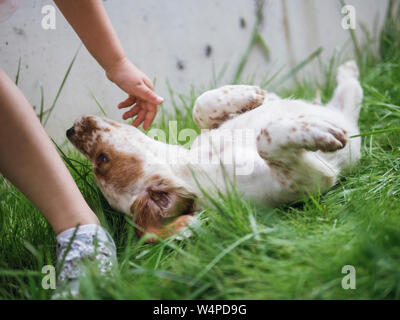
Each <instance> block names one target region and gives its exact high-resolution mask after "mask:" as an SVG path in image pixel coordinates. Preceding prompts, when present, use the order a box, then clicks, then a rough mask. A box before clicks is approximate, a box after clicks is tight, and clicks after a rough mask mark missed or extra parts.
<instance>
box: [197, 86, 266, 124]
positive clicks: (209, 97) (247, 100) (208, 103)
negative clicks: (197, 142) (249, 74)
mask: <svg viewBox="0 0 400 320" xmlns="http://www.w3.org/2000/svg"><path fill="white" fill-rule="evenodd" d="M265 95H266V92H265V91H264V90H262V89H260V88H259V87H256V86H246V85H230V86H224V87H221V88H218V89H214V90H210V91H207V92H205V93H203V94H202V95H201V96H200V97H198V98H197V100H196V102H195V105H194V108H193V119H194V121H195V122H196V124H197V125H198V126H199V128H200V129H214V128H218V127H219V126H220V125H221V124H222V123H223V122H225V121H227V120H229V119H232V118H233V117H235V116H236V115H238V114H241V113H244V112H246V111H249V110H252V109H254V108H256V107H258V106H259V105H261V104H262V103H263V101H264V97H265Z"/></svg>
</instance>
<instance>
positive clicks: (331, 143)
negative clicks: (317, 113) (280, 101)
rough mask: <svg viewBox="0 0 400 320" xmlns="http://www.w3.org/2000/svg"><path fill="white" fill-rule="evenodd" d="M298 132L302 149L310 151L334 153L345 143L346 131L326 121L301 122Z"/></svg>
mask: <svg viewBox="0 0 400 320" xmlns="http://www.w3.org/2000/svg"><path fill="white" fill-rule="evenodd" d="M300 132H301V133H302V135H303V137H302V138H301V139H302V140H301V142H302V143H304V148H305V149H307V150H310V151H317V150H321V151H323V152H334V151H337V150H340V149H342V148H344V147H345V146H346V143H347V132H346V130H344V129H343V128H340V127H339V126H337V125H335V124H333V123H331V122H328V121H326V120H318V121H311V122H306V121H304V122H301V123H300Z"/></svg>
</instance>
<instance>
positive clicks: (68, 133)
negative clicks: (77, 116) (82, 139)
mask: <svg viewBox="0 0 400 320" xmlns="http://www.w3.org/2000/svg"><path fill="white" fill-rule="evenodd" d="M74 134H75V129H74V127H71V128H69V129H68V130H67V138H71V137H72V136H73V135H74Z"/></svg>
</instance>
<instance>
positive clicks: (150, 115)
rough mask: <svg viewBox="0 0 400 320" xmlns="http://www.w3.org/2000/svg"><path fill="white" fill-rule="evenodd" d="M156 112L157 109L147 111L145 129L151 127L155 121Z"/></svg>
mask: <svg viewBox="0 0 400 320" xmlns="http://www.w3.org/2000/svg"><path fill="white" fill-rule="evenodd" d="M156 113H157V109H156V110H154V111H153V110H150V111H148V112H147V113H146V116H145V117H144V122H143V129H144V130H147V129H148V128H149V127H150V125H151V123H152V122H153V120H154V118H155V116H156Z"/></svg>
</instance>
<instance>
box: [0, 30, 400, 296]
mask: <svg viewBox="0 0 400 320" xmlns="http://www.w3.org/2000/svg"><path fill="white" fill-rule="evenodd" d="M389 26H390V27H386V28H385V29H384V31H383V33H382V35H381V36H380V37H379V39H381V40H380V41H379V42H380V43H381V45H380V47H379V49H380V50H376V49H377V48H376V46H374V44H375V43H378V41H377V40H376V39H375V40H371V42H367V43H366V44H365V47H362V48H361V52H362V56H361V57H359V60H358V63H359V65H360V69H361V82H362V86H363V89H364V101H363V107H362V111H361V116H360V128H361V131H362V132H366V133H367V134H366V135H364V136H363V137H362V159H361V161H360V163H359V164H358V165H357V166H356V167H355V168H354V169H352V170H351V171H350V172H348V173H346V174H345V175H344V176H343V177H342V179H341V180H340V182H339V183H338V184H337V185H336V186H335V187H334V188H332V190H330V191H329V192H327V193H326V194H323V195H317V196H314V197H312V198H308V199H305V200H304V201H303V202H299V203H296V204H292V205H288V206H283V207H280V208H276V209H271V208H265V207H260V206H257V205H256V204H253V203H249V202H247V201H245V200H244V199H243V198H242V197H241V196H240V195H239V194H237V193H236V192H235V190H234V188H233V190H232V192H230V193H229V194H228V196H226V197H222V196H221V195H216V194H213V195H209V196H210V197H212V198H213V199H214V205H212V206H210V207H206V208H205V210H204V211H203V212H201V219H202V220H203V223H202V224H201V226H200V227H199V228H196V229H195V230H193V233H194V234H193V236H192V237H191V238H189V239H187V240H184V241H175V240H171V239H166V240H163V241H162V242H160V243H157V244H145V243H144V242H143V240H140V239H138V238H137V237H136V235H135V234H134V232H133V223H132V221H130V220H129V219H128V218H126V217H124V216H122V215H121V214H119V213H118V212H115V211H114V210H112V209H111V208H110V207H109V205H108V204H107V202H106V200H105V199H104V197H103V196H102V195H101V193H100V192H99V190H98V188H97V187H96V185H95V183H94V180H93V176H92V173H91V168H90V165H89V163H88V162H87V161H86V160H85V159H83V158H82V157H81V156H80V155H79V154H78V153H76V152H75V151H70V153H68V154H67V155H63V157H64V160H65V161H66V164H67V165H68V167H69V169H70V170H71V173H72V175H73V176H74V178H75V180H76V182H77V184H78V186H79V188H80V190H81V192H82V193H83V195H84V197H85V199H86V200H87V202H88V203H89V205H90V206H91V207H92V208H93V210H94V211H95V212H96V213H97V214H98V216H99V217H100V220H101V221H102V223H103V225H104V226H106V228H107V229H108V230H109V231H110V233H111V234H112V235H113V237H114V239H115V242H116V245H117V249H118V261H119V266H118V272H117V273H116V274H115V275H114V276H113V277H112V278H109V279H103V278H99V275H97V274H96V272H95V271H93V272H90V273H89V275H88V276H87V277H86V278H85V279H83V281H82V284H81V288H82V290H81V293H80V296H79V298H85V299H103V298H107V299H348V298H352V299H399V298H400V131H399V130H390V129H395V128H398V127H400V56H399V51H398V50H397V48H398V47H399V43H400V36H399V32H398V31H397V33H395V32H394V31H393V24H390V25H389ZM397 30H398V29H397ZM382 39H390V41H383V40H382ZM340 60H342V59H341V58H340V56H339V55H333V58H332V60H331V61H330V63H329V64H328V65H326V66H325V65H321V68H323V70H324V74H325V77H324V81H323V82H322V83H321V82H319V83H318V82H316V81H313V80H312V79H308V80H305V81H303V82H302V83H299V84H298V85H297V86H296V87H295V88H291V89H284V88H279V89H280V90H279V92H280V93H281V94H282V95H284V96H293V97H296V98H305V99H313V98H314V95H315V90H316V88H319V90H320V92H321V96H322V100H323V101H327V100H328V99H329V97H330V96H331V94H332V91H333V89H334V86H335V81H334V70H335V68H336V67H337V65H338V64H339V62H340ZM288 74H290V73H288ZM216 78H217V77H214V79H213V80H212V81H211V84H212V86H216V85H218V81H217V79H216ZM282 79H285V78H282V77H281V78H280V80H282ZM280 80H279V79H276V81H273V82H272V84H271V86H272V85H273V83H279V81H280ZM265 83H268V81H266V82H265ZM170 91H171V99H170V101H171V102H172V104H173V105H174V107H175V113H174V114H173V115H170V116H167V115H166V114H163V116H162V119H161V120H160V121H159V122H158V123H157V124H155V125H154V126H155V127H159V128H161V129H166V128H167V121H168V120H176V121H177V124H178V130H180V129H182V128H194V127H195V125H194V123H193V120H192V119H191V117H190V116H187V115H185V111H189V110H190V109H191V107H192V105H193V102H194V100H195V98H196V96H197V95H198V94H199V92H197V91H196V90H194V89H193V90H191V92H190V93H189V94H188V95H182V94H176V93H175V92H174V90H173V89H172V88H170ZM382 131H383V132H382ZM167 133H168V132H167ZM0 234H1V237H0V298H2V299H48V298H49V297H50V296H51V294H52V292H51V291H48V290H44V289H42V288H41V280H42V276H41V274H40V270H41V268H42V266H43V265H46V264H55V238H54V233H53V231H52V229H51V228H50V226H49V224H48V223H47V222H46V220H45V219H44V218H43V217H42V215H41V214H40V213H39V212H38V211H37V209H35V208H34V207H33V205H32V204H30V202H29V201H28V200H26V199H25V198H24V196H23V195H21V193H20V192H19V191H17V190H16V189H15V188H14V187H12V186H11V185H10V184H9V183H8V182H7V181H6V180H5V179H2V180H1V181H0ZM345 265H353V266H354V267H355V269H356V275H357V276H356V281H357V282H356V285H357V288H356V289H355V290H344V289H342V287H341V280H342V277H343V276H344V274H342V273H341V270H342V267H343V266H345Z"/></svg>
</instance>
